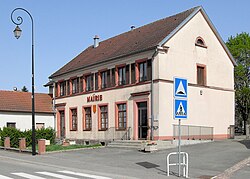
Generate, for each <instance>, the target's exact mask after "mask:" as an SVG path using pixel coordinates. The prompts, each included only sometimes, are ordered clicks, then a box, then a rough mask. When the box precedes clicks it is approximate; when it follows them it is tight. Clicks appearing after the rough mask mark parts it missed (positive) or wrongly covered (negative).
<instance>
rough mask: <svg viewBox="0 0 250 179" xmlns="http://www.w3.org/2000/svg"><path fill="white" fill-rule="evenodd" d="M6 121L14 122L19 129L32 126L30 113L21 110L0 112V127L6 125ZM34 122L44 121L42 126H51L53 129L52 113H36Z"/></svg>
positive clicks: (26, 128)
mask: <svg viewBox="0 0 250 179" xmlns="http://www.w3.org/2000/svg"><path fill="white" fill-rule="evenodd" d="M7 122H14V123H16V128H17V129H20V130H22V131H23V130H28V129H31V128H32V116H31V113H21V112H15V113H14V112H0V128H3V127H6V126H7ZM35 123H44V125H45V126H44V127H45V128H47V127H52V128H53V129H54V115H53V114H41V113H39V114H36V115H35Z"/></svg>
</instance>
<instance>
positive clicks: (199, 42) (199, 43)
mask: <svg viewBox="0 0 250 179" xmlns="http://www.w3.org/2000/svg"><path fill="white" fill-rule="evenodd" d="M195 45H196V46H199V47H203V48H207V46H206V44H205V41H204V40H203V38H202V37H197V38H196V41H195Z"/></svg>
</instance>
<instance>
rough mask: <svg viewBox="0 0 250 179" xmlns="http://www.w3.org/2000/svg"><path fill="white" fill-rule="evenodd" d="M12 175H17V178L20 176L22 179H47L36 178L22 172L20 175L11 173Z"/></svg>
mask: <svg viewBox="0 0 250 179" xmlns="http://www.w3.org/2000/svg"><path fill="white" fill-rule="evenodd" d="M11 174H13V175H17V176H20V177H23V178H28V179H45V178H43V177H38V176H35V175H30V174H27V173H22V172H20V173H11ZM1 179H2V178H1Z"/></svg>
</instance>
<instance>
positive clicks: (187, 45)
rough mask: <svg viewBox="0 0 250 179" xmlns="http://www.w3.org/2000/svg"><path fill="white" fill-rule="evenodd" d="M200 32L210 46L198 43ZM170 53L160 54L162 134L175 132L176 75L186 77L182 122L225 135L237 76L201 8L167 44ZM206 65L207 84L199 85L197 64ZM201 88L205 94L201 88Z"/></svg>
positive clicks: (232, 110) (232, 107)
mask: <svg viewBox="0 0 250 179" xmlns="http://www.w3.org/2000/svg"><path fill="white" fill-rule="evenodd" d="M199 36H201V37H202V38H203V39H204V41H205V43H206V45H207V48H202V47H198V46H195V40H196V38H197V37H199ZM165 45H166V46H168V47H169V51H168V53H165V54H159V55H158V60H159V62H158V64H159V79H163V80H168V81H161V82H159V84H158V87H157V88H158V90H159V93H158V97H156V99H158V100H159V101H156V103H157V104H158V106H159V108H160V109H158V110H155V112H156V115H157V116H159V126H160V128H159V136H163V137H164V136H172V135H173V124H178V121H175V120H174V119H173V111H174V110H173V101H174V100H173V82H172V81H173V77H183V78H187V79H188V82H189V83H190V85H189V86H188V119H187V120H182V124H186V125H200V126H210V127H214V134H215V135H218V136H220V135H221V136H222V135H224V136H225V135H226V134H227V133H228V132H227V128H228V127H229V125H233V124H234V76H233V73H234V71H233V68H234V66H233V64H232V62H231V60H230V59H229V57H228V56H227V54H226V52H225V51H224V49H223V47H222V46H221V44H220V43H219V41H218V39H217V37H216V36H215V34H214V32H213V31H212V30H211V29H210V27H209V25H208V24H207V22H206V21H205V19H204V18H203V15H202V14H201V13H200V12H199V13H198V14H197V15H196V16H195V17H193V18H192V19H191V20H190V21H189V22H188V24H186V25H185V26H184V27H183V28H182V29H181V30H180V31H179V32H178V33H177V34H176V35H174V36H173V37H172V38H171V39H170V40H169V41H168V42H167V43H166V44H165ZM197 63H199V64H204V65H206V75H207V86H198V85H197V71H196V65H197ZM201 90H202V92H203V93H202V95H200V91H201Z"/></svg>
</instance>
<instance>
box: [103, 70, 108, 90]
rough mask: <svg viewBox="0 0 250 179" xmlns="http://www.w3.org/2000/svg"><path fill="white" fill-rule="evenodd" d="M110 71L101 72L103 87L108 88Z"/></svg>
mask: <svg viewBox="0 0 250 179" xmlns="http://www.w3.org/2000/svg"><path fill="white" fill-rule="evenodd" d="M107 80H108V73H107V71H104V72H101V88H102V89H104V88H107V83H108V81H107Z"/></svg>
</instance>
